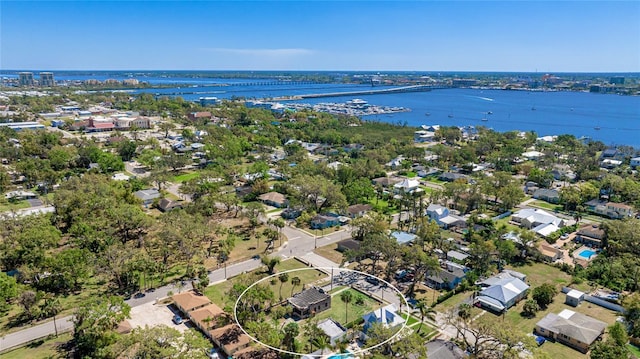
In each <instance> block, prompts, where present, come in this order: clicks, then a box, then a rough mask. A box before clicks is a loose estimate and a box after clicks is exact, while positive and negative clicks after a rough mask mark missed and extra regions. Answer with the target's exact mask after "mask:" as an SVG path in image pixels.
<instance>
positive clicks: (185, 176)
mask: <svg viewBox="0 0 640 359" xmlns="http://www.w3.org/2000/svg"><path fill="white" fill-rule="evenodd" d="M198 177H200V173H198V172H186V173H181V174H179V175H176V176H174V177H173V179H172V181H171V182H174V183H182V182H186V181H188V180H192V179H194V178H198Z"/></svg>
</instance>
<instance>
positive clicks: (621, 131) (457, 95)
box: [298, 89, 640, 148]
mask: <svg viewBox="0 0 640 359" xmlns="http://www.w3.org/2000/svg"><path fill="white" fill-rule="evenodd" d="M358 98H361V99H364V100H366V101H368V102H369V103H370V104H373V105H380V106H401V107H406V108H410V109H411V112H400V113H394V114H388V115H373V116H364V117H363V118H364V119H368V120H377V121H384V122H391V123H401V124H403V123H406V124H408V125H410V126H420V125H422V124H430V125H436V124H438V125H444V126H468V125H472V126H485V127H488V128H492V129H494V130H496V131H500V132H504V131H513V130H519V131H535V132H536V133H537V134H538V135H539V136H545V135H558V134H565V133H566V134H572V135H574V136H576V137H583V136H586V137H591V138H593V139H594V140H599V141H602V142H604V143H605V144H607V145H611V144H622V145H630V146H634V147H638V148H640V97H638V96H619V95H609V94H607V95H605V94H594V93H587V92H532V91H506V90H475V89H443V90H433V91H430V92H413V93H395V94H384V95H362V96H358ZM351 99H353V97H352V96H350V97H332V98H321V99H306V100H300V101H298V102H305V103H318V102H345V101H348V100H351Z"/></svg>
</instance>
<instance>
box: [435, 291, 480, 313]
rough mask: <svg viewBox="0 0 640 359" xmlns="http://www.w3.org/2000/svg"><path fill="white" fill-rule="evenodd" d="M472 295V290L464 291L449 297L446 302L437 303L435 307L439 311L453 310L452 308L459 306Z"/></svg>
mask: <svg viewBox="0 0 640 359" xmlns="http://www.w3.org/2000/svg"><path fill="white" fill-rule="evenodd" d="M470 296H471V292H462V293H458V294H455V295H454V296H452V297H451V298H449V299H447V300H445V301H444V302H442V303H440V304H438V305H436V306H435V308H434V309H435V310H436V311H437V312H446V311H448V310H451V309H453V308H455V307H457V306H458V305H460V304H461V303H462V302H464V300H465V299H467V298H469V297H470Z"/></svg>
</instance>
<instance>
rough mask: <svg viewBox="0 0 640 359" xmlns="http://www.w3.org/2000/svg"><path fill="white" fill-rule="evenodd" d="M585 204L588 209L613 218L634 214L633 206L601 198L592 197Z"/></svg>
mask: <svg viewBox="0 0 640 359" xmlns="http://www.w3.org/2000/svg"><path fill="white" fill-rule="evenodd" d="M584 205H585V207H586V208H587V211H589V212H592V213H595V214H598V215H600V216H605V217H609V218H611V219H621V218H625V217H632V216H633V214H634V211H633V207H631V206H628V205H626V204H623V203H615V202H607V201H604V200H601V199H592V200H590V201H588V202H586V203H585V204H584Z"/></svg>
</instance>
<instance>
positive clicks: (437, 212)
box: [427, 203, 449, 224]
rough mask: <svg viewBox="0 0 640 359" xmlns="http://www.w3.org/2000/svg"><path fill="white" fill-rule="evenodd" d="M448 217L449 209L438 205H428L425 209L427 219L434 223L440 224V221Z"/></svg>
mask: <svg viewBox="0 0 640 359" xmlns="http://www.w3.org/2000/svg"><path fill="white" fill-rule="evenodd" d="M448 215H449V208H447V207H444V206H441V205H439V204H433V203H432V204H430V205H429V206H428V207H427V216H428V217H429V219H431V220H433V221H436V222H437V223H438V224H440V220H441V219H442V218H444V217H446V216H448Z"/></svg>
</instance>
